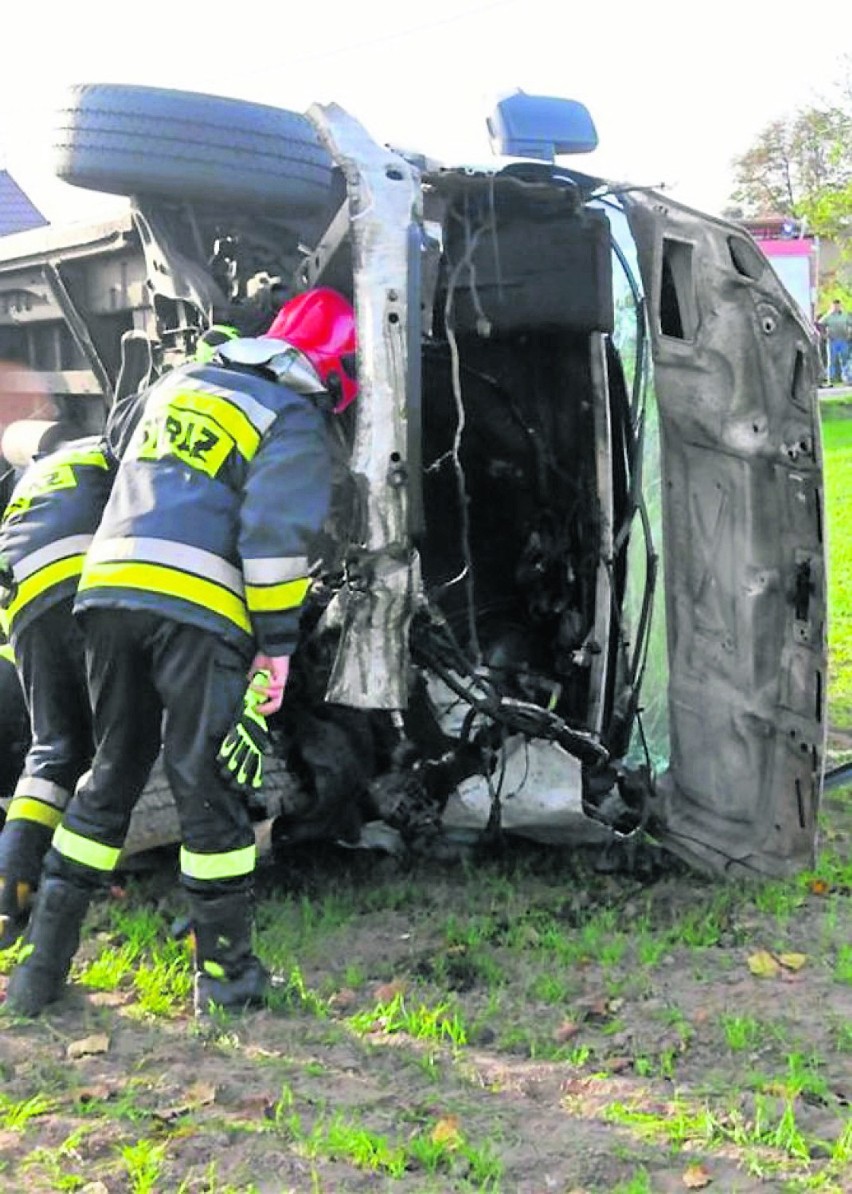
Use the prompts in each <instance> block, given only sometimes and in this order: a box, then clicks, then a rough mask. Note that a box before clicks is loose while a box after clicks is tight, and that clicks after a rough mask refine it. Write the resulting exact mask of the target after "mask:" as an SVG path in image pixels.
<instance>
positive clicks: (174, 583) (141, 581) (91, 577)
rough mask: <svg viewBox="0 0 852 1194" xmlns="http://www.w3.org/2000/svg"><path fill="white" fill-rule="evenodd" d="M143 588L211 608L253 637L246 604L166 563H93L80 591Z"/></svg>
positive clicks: (198, 577)
mask: <svg viewBox="0 0 852 1194" xmlns="http://www.w3.org/2000/svg"><path fill="white" fill-rule="evenodd" d="M101 587H104V588H121V589H141V590H143V591H144V592H147V593H161V594H162V595H163V596H165V597H179V598H181V599H182V600H183V601H188V602H190V604H192V605H198V606H201V607H202V608H203V609H209V610H210V611H211V612H212V613H216V614H219V616H220V617H222V618H226V619H227V620H228V621H229V622H233V623H234V625H236V626H239V628H240V630H244V631H245V632H246V634H251V622H250V621H249V618H248V614H247V612H246V607H245V603H244V602H243V601H241V600H240V598H239V597H237V596H236V595H235V594H234V593H230V592H228V590H227V589H224V588H222V586H221V585H217V584H216V583H215V582H213V581H209V580H204V579H202V578H201V577H200V576H190V575H188V573H186V572H180V571H179V570H177V569H175V568H169V567H167V566H166V565H164V564H136V563H124V562H108V561H107V562H104V563H94V564H90V565H89V566H88V567H87V568H86V572H85V575H84V576H83V579H82V580H81V582H80V587H79V591H80V592H81V593H83V592H85V591H86V590H87V589H97V588H101Z"/></svg>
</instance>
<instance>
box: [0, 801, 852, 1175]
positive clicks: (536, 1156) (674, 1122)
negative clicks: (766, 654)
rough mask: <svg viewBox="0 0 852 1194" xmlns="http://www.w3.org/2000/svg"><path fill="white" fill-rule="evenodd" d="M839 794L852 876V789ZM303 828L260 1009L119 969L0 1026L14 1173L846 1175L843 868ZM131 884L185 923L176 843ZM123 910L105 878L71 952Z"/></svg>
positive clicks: (840, 855)
mask: <svg viewBox="0 0 852 1194" xmlns="http://www.w3.org/2000/svg"><path fill="white" fill-rule="evenodd" d="M826 816H827V821H826V832H825V835H824V848H825V850H826V851H827V852H830V854H831V857H832V858H833V859H835V860H838V866H839V865H841V864H843V865H845V868H846V869H845V871H842V872H841V871H840V870H837V871H836V874H838V875H840V874H845V875H847V876H848V873H849V870H848V866H849V861H850V857H852V847H850V838H852V806H850V803H849V797H848V795H846V794H845V793H840V794H837V795H835V796H833V797H832V799H831V800H827V801H826ZM301 849H302V852H301V853H300V854H298V855H295V854H294V856H293V857H290V858H287V859H281V860H280V861H279V862H278V863H277V864H276V865H275V866H274V867H267V868H266V869H265V870H264V871H263V872H262V876H261V891H260V901H259V909H258V925H259V948H260V952H261V953H262V954H263V955H264V957H266V958H268V959H270V960H273V961H274V962H275V965H276V969H277V970H279V971H280V972H281V974H282V975H283V978H284V980H285V982H284V985H283V986H282V987H281V989H280V991H279V993H278V995H276V997H275V1000H274V1001H273V1007H271V1008H270V1009H269V1010H263V1011H261V1012H258V1013H254V1014H251V1015H247V1016H244V1017H232V1018H227V1019H226V1018H223V1020H222V1021H221V1022H217V1023H216V1024H214V1025H208V1026H207V1027H206V1028H203V1029H200V1028H199V1027H198V1026H196V1024H195V1023H194V1021H193V1020H192V1016H191V1012H190V1008H189V1006H188V1003H186V1004H184V1005H181V1006H178V1007H177V1008H176V1009H175V1013H176V1014H175V1015H174V1016H173V1017H172V1018H168V1019H165V1018H162V1017H158V1018H153V1017H150V1016H148V1017H146V1016H145V1015H143V1014H140V1009H139V1004H138V999H137V997H136V995H135V993H134V991H133V990H132V988H131V987H129V986H128V985H127V984H124V985H123V986H122V989H121V991H120V992H119V993H115V992H108V993H96V992H92V991H91V990H89V989H88V988H85V987H83V986H82V985H81V984H80V983H79V982H73V983H72V984H71V985H70V986H69V989H68V993H67V995H66V997H65V998H64V999H63V1000H62V1002H61V1003H60V1004H58V1005H56V1006H55V1008H54V1009H52V1010H51V1011H50V1012H49V1013H48V1014H45V1015H44V1016H43V1017H42V1018H41V1019H40V1020H39V1021H38V1022H35V1023H22V1022H20V1021H13V1020H11V1019H9V1018H5V1019H4V1020H3V1022H2V1023H0V1080H1V1083H2V1084H0V1187H2V1189H3V1190H4V1191H5V1192H7V1194H18V1192H19V1191H20V1192H21V1194H23V1192H24V1191H27V1192H32V1191H41V1190H54V1189H80V1190H87V1191H89V1194H104V1192H106V1194H120V1192H121V1194H123V1192H124V1191H127V1190H140V1191H141V1190H153V1191H162V1192H163V1194H167V1192H170V1191H176V1190H181V1191H186V1192H187V1194H190V1192H194V1191H198V1192H200V1191H211V1192H212V1191H216V1192H217V1194H224V1192H226V1191H244V1192H248V1191H258V1192H267V1191H268V1192H270V1194H282V1192H286V1191H295V1192H298V1194H302V1192H305V1191H314V1190H316V1191H328V1192H329V1194H332V1192H333V1194H337V1192H344V1191H368V1190H369V1191H375V1190H389V1191H390V1190H404V1191H436V1192H443V1191H455V1190H459V1191H461V1190H470V1191H473V1190H485V1191H487V1190H493V1191H498V1190H499V1191H506V1192H512V1194H545V1192H547V1191H555V1192H558V1194H567V1192H570V1191H573V1192H580V1191H590V1192H591V1191H616V1190H623V1191H629V1192H630V1194H640V1192H641V1191H642V1190H648V1191H653V1192H654V1194H657V1192H661V1194H669V1192H673V1191H676V1190H677V1191H682V1190H684V1189H689V1188H692V1189H701V1188H709V1189H711V1190H718V1191H724V1192H728V1191H739V1192H742V1194H748V1192H751V1191H758V1190H761V1191H764V1190H787V1189H789V1190H794V1189H796V1188H804V1186H798V1187H797V1185H796V1182H804V1181H805V1180H808V1181H810V1182H811V1183H813V1184H812V1186H810V1187H809V1188H815V1189H822V1190H829V1191H850V1190H852V1183H850V1181H849V1173H848V1171H847V1172H844V1171H843V1168H842V1166H840V1165H839V1164H838V1163H837V1157H834V1159H833V1158H832V1153H833V1152H834V1153H836V1154H837V1156H839V1155H840V1151H839V1150H840V1148H841V1145H840V1144H838V1142H841V1144H842V1140H841V1137H842V1133H843V1131H844V1128H845V1130H846V1132H847V1135H852V1129H849V1128H848V1127H845V1126H846V1125H848V1123H849V1115H850V1113H849V1105H850V1100H852V1039H850V1036H852V1034H850V1026H852V984H851V983H850V976H849V969H850V968H852V958H850V959H848V960H847V962H846V963H845V967H846V968H845V969H844V962H843V959H844V957H845V956H846V955H845V954H844V953H843V948H844V943H845V944H846V945H847V946H848V945H849V943H850V933H849V924H850V916H849V913H850V891H849V889H848V888H844V886H843V883H842V882H841V881H839V880H837V879H836V878H835V879H831V877H828V878H826V879H824V880H823V879H821V880H820V881H818V882H814V883H812V884H810V885H808V884H806V883H798V884H797V883H789V884H784V885H782V884H768V885H763V886H761V887H753V888H746V887H744V886H742V885H740V886H738V887H727V886H723V885H721V884H716V883H713V882H711V881H709V880H707V879H706V878H703V877H700V876H696V875H695V874H693V873H690V872H689V871H687V870H686V869H685V868H684V867H683V866H682V865H681V864H679V863H677V862H675V861H672V860H668V861H663V862H661V860H660V858H659V856H658V855H656V854H654V855H653V856H652V858H651V862H650V863H649V865H647V866H646V867H645V868H644V870H643V871H641V873H637V872H634V873H632V874H631V873H621V874H599V873H597V872H596V871H595V869H594V856H593V855H589V854H586V853H582V852H573V853H572V852H570V851H554V850H548V849H546V848H544V847H535V846H531V845H529V844H523V843H514V844H509V845H508V847H507V849H506V851H505V852H504V853H503V854H502V855H501V856H499V857H479V858H476V859H468V860H466V861H465V862H463V863H456V864H452V865H450V864H443V865H427V864H425V863H420V864H418V865H417V866H416V867H415V868H414V869H413V870H405V869H403V868H402V867H401V865H400V864H399V863H398V862H396V861H395V860H393V859H390V858H385V857H382V856H375V855H370V856H366V855H364V854H357V853H353V852H347V851H343V850H339V851H338V850H333V849H326V850H320V849H317V850H315V851H313V852H312V853H310V854H308V853H307V852H306V851H305V848H304V847H302V848H301ZM825 873H826V874H827V873H828V872H827V871H826V872H825ZM820 874H821V875H822V874H823V871H821V872H820ZM123 903H124V905H125V907H129V908H131V909H132V908H133V907H136V906H139V907H146V908H150V909H153V910H156V911H158V912H159V913H160V914H161V916H162V919H163V924H164V926H167V925H168V924H170V923H171V921H172V919H173V918H174V917H175V916H177V915H179V913H180V911H181V899H180V894H179V892H178V890H177V888H176V886H175V884H174V872H173V869H172V870H170V869H168V868H166V869H165V870H159V871H156V872H154V873H153V874H151V875H145V876H142V877H138V876H137V877H135V878H133V879H131V880H129V881H128V890H127V894H126V896H125V899H124V901H123ZM109 926H110V906H109V905H108V904H104V905H103V906H101V907H99V908H96V909H95V910H94V912H93V913H92V914H90V920H89V922H88V923H87V930H88V931H87V935H86V939H85V942H84V946H83V948H82V949H81V952H80V955H79V957H78V962H77V964H76V965H75V974H76V975H79V973H80V971H79V966H80V965H81V964H82V963H83V962H84V961H85V960H86V958H91V957H93V956H94V955H95V954H96V953H97V952H98V950H99V949H102V948H103V946H104V942H105V941H110V940H112V939H114V938H115V932H114V929H112V928H110V927H109ZM164 931H165V930H164ZM762 952H765V953H766V954H767V955H768V956H769V957H770V959H774V961H775V963H776V965H775V966H774V967H772V966H770V967H769V970H770V973H763V972H762V971H761V968H760V967H759V966H758V967H757V969H758V971H759V972H758V973H754V972H753V970H754V968H755V962H754V959H755V957H756V956H757V955H759V954H761V953H762ZM785 959H786V962H785ZM6 981H7V979H6V977H5V976H2V975H0V994H2V992H3V991H4V990H5V984H6ZM423 1009H425V1012H426V1013H428V1012H430V1011H431V1012H432V1013H435V1012H436V1009H438V1013H437V1014H435V1015H433V1018H432V1021H431V1023H432V1031H429V1032H427V1031H426V1030H425V1029H424V1027H423V1025H424V1024H425V1023H426V1021H427V1019H428V1016H426V1015H425V1014H424V1016H423V1017H421V1020H420V1021H419V1022H418V1021H417V1019H416V1016H415V1015H414V1013H416V1012H417V1011H418V1010H423ZM440 1009H443V1011H441V1010H440ZM406 1015H407V1017H408V1018H407V1019H405V1018H404V1017H405V1016H406ZM418 1023H419V1027H418ZM442 1026H443V1027H442ZM418 1033H419V1035H418ZM99 1036H101V1037H102V1038H105V1039H102V1040H101V1042H100V1045H99V1044H98V1037H99ZM454 1038H455V1039H454ZM81 1041H85V1042H87V1043H86V1046H84V1047H82V1048H79V1047H78V1049H77V1050H71V1051H70V1052H71V1053H73V1052H82V1055H81V1056H76V1057H73V1058H72V1057H71V1056H70V1055H69V1048H70V1046H72V1044H73V1043H75V1042H81ZM99 1049H100V1050H101V1051H98V1050H99ZM34 1099H40V1100H42V1102H41V1103H39V1104H35V1103H33V1102H31V1100H34ZM847 1147H848V1149H849V1150H850V1153H852V1144H849V1143H847ZM75 1183H76V1184H75ZM819 1183H821V1184H819Z"/></svg>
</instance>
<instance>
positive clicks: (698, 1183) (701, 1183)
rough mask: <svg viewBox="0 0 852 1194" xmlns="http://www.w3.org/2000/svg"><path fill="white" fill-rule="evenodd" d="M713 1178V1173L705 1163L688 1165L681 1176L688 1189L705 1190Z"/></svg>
mask: <svg viewBox="0 0 852 1194" xmlns="http://www.w3.org/2000/svg"><path fill="white" fill-rule="evenodd" d="M712 1180H713V1177H712V1175H711V1174H710V1173H708V1171H707V1170H706V1169H705V1168H704V1166H703V1165H687V1167H686V1169H685V1170H684V1171H683V1177H682V1178H681V1181H682V1182H683V1184H684V1185H685V1186H686V1188H687V1190H703V1189H704V1187H705V1186H709V1185H710V1183H711V1182H712Z"/></svg>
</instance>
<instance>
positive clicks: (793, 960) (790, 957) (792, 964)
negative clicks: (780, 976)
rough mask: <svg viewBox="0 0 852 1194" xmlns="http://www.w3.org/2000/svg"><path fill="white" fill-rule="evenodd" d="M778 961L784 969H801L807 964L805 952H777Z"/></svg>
mask: <svg viewBox="0 0 852 1194" xmlns="http://www.w3.org/2000/svg"><path fill="white" fill-rule="evenodd" d="M778 961H779V962H780V963H781V965H782V966H783V967H784V969H785V970H801V969H802V967H803V966H805V965H806V964H807V961H808V955H807V954H779V955H778Z"/></svg>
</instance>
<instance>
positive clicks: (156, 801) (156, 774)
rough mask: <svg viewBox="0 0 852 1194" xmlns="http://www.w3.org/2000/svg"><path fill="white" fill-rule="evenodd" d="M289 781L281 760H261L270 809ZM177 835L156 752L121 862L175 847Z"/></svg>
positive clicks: (171, 802)
mask: <svg viewBox="0 0 852 1194" xmlns="http://www.w3.org/2000/svg"><path fill="white" fill-rule="evenodd" d="M292 783H293V780H292V777H291V776H290V773H289V771H288V769H287V765H286V764H285V762H284V760H283V759H280V758H278V757H277V756H275V755H269V756H268V757H267V758H266V760H265V762H264V780H263V785H264V796H265V798H266V800H267V802H268V803H269V805H270V807H271V808H274V806H275V804H276V800H279V801H280V800H281V799H282V798H283V799H285V800H286V795H285V794H286V793H288V792H290V791H291V789H292ZM180 838H181V834H180V821H179V819H178V812H177V805H176V804H175V801H174V797H173V796H172V790H171V788H170V787H169V783H168V780H167V779H166V772H165V768H164V767H163V757H162V755H160V757H159V759H158V760H157V762H156V763H155V764H154V769H153V771H152V772H151V775H150V776H149V778H148V782H147V784H146V785H145V788H144V791H143V792H142V795H141V796H140V797H139V799H138V801H137V802H136V807H135V808H134V810H133V816H132V817H131V819H130V827H129V829H128V831H127V837H126V838H125V841H124V849H123V851H122V856H121V864H124V863H126V862H127V860H128V859H130V858H134V857H135V856H137V855H139V854H145V853H147V852H148V851H150V850H161V849H163V848H164V847H166V846H177V845H178V844H179V843H180Z"/></svg>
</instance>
